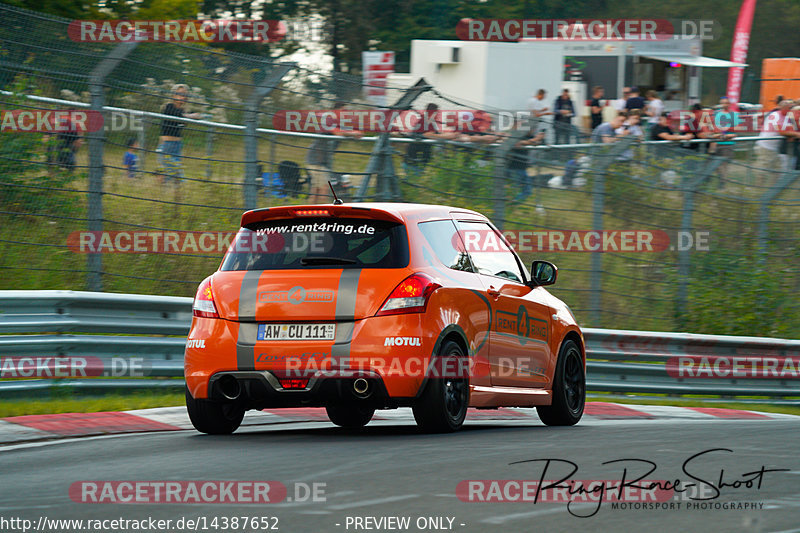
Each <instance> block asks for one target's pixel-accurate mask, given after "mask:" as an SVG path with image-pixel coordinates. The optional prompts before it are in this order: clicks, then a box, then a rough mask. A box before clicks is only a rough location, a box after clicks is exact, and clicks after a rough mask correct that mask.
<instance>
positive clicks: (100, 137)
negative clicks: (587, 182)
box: [86, 41, 139, 291]
mask: <svg viewBox="0 0 800 533" xmlns="http://www.w3.org/2000/svg"><path fill="white" fill-rule="evenodd" d="M138 44H139V43H138V42H136V41H133V42H127V43H122V44H119V45H117V46H116V47H115V48H114V49H113V50H111V52H109V54H108V55H107V56H106V57H104V58H103V59H102V60H101V61H100V63H98V65H97V66H96V67H95V68H94V69H93V70H92V72H91V74H90V75H89V94H90V95H91V105H90V108H91V110H92V111H94V112H96V113H102V112H103V106H104V105H105V101H104V100H105V95H104V94H103V81H104V80H105V79H106V76H108V75H109V74H110V73H111V71H113V70H114V69H115V68H116V67H117V65H119V63H120V62H121V61H122V60H123V59H125V57H127V56H128V54H130V53H131V52H133V50H134V49H135V48H136V47H137V46H138ZM87 137H88V138H89V209H88V211H89V212H88V215H89V231H103V148H104V145H105V140H106V135H105V131H104V128H99V129H98V130H97V131H90V132H88V133H87ZM86 269H87V270H88V279H87V285H88V287H89V290H90V291H102V290H103V259H102V256H101V254H99V253H90V254H87V256H86Z"/></svg>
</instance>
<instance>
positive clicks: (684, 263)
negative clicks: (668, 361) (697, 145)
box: [676, 156, 725, 330]
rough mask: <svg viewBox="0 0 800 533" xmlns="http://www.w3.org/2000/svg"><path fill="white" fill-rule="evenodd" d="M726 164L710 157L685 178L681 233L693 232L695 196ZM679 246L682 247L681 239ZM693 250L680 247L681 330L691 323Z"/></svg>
mask: <svg viewBox="0 0 800 533" xmlns="http://www.w3.org/2000/svg"><path fill="white" fill-rule="evenodd" d="M724 162H725V158H723V157H715V156H710V157H709V159H708V163H707V164H706V166H705V168H704V169H703V170H701V171H700V173H699V174H698V175H697V176H695V177H694V178H691V177H689V176H684V178H683V180H682V188H683V213H682V215H681V233H682V234H683V235H686V234H687V233H690V232H691V231H692V227H693V224H692V220H693V218H694V195H695V193H696V192H697V189H698V187H700V185H702V184H703V183H704V182H705V181H707V180H708V179H709V178H711V175H712V174H713V173H714V171H715V170H717V169H718V168H719V166H720V165H721V164H722V163H724ZM676 244H677V245H680V237H679V238H678V242H677V243H676ZM691 259H692V258H691V250H689V249H688V248H687V249H684V248H683V247H681V246H679V247H678V299H677V309H676V325H677V326H678V328H679V329H682V330H683V329H686V328H687V327H688V326H689V322H688V321H687V320H686V319H687V317H688V316H689V278H690V276H691V269H692V268H691V267H692V265H691Z"/></svg>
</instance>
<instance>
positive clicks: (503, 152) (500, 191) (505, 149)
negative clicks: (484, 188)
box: [492, 129, 528, 230]
mask: <svg viewBox="0 0 800 533" xmlns="http://www.w3.org/2000/svg"><path fill="white" fill-rule="evenodd" d="M527 133H528V132H527V131H526V130H524V129H516V130H514V131H512V132H511V134H510V135H509V136H508V137H506V138H505V139H503V142H501V143H500V144H499V145H497V146H496V147H495V149H494V158H493V159H494V194H495V197H494V202H493V204H494V208H493V212H492V221H493V222H494V224H495V226H497V229H499V230H502V229H503V227H504V226H505V218H506V168H507V167H508V161H507V160H506V159H507V157H508V154H509V153H510V152H511V150H512V149H513V148H514V145H516V144H517V143H518V142H519V140H520V139H522V138H523V137H524V136H525V135H527Z"/></svg>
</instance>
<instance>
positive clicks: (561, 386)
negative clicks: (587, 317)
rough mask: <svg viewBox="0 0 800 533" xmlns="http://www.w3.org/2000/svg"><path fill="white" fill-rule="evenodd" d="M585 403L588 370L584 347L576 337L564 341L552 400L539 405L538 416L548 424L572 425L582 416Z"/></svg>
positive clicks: (554, 376)
mask: <svg viewBox="0 0 800 533" xmlns="http://www.w3.org/2000/svg"><path fill="white" fill-rule="evenodd" d="M585 405H586V373H585V371H584V367H583V358H582V357H581V350H580V348H578V345H577V344H576V343H575V341H573V340H567V341H565V342H564V344H562V345H561V351H560V352H559V354H558V363H556V372H555V374H554V375H553V403H552V405H547V406H539V407H537V408H536V411H537V412H538V413H539V418H541V419H542V422H544V423H545V424H547V425H548V426H572V425H575V424H577V423H578V420H580V419H581V417H582V416H583V408H584V406H585Z"/></svg>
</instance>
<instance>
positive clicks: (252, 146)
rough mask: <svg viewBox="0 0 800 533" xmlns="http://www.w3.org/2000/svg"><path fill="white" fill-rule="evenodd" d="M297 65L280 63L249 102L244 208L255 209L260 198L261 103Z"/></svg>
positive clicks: (245, 142) (245, 123)
mask: <svg viewBox="0 0 800 533" xmlns="http://www.w3.org/2000/svg"><path fill="white" fill-rule="evenodd" d="M295 66H296V64H295V63H279V64H277V65H274V66H273V68H272V71H271V72H270V73H269V75H268V76H266V77H265V78H264V80H263V81H262V82H261V83H259V84H258V85H257V86H256V87H255V88H254V89H253V94H251V95H250V98H249V99H248V101H247V104H246V108H245V112H244V126H245V137H244V161H245V172H244V208H245V209H255V208H256V198H257V196H258V183H257V181H258V178H259V176H258V132H257V131H256V129H257V128H258V108H259V106H260V105H261V101H262V100H263V99H264V98H265V97H266V96H267V95H268V94H269V93H271V92H272V90H273V89H274V88H275V87H276V86H277V85H278V83H279V82H280V81H281V79H282V78H283V77H284V76H285V75H286V74H287V73H288V72H289V71H290V70H292V69H293V68H294V67H295Z"/></svg>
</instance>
